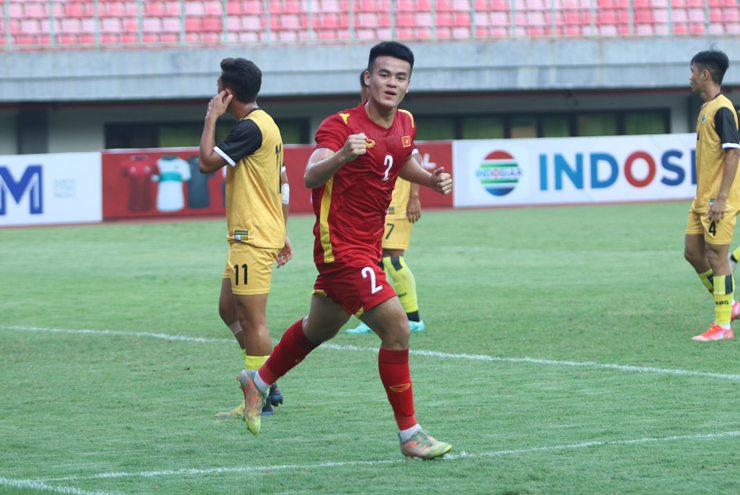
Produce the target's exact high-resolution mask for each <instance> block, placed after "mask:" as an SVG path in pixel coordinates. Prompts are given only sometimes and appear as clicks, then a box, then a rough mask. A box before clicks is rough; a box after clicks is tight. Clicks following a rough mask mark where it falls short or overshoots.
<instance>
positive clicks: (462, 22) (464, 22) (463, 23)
mask: <svg viewBox="0 0 740 495" xmlns="http://www.w3.org/2000/svg"><path fill="white" fill-rule="evenodd" d="M452 25H453V26H455V27H470V14H468V13H456V14H455V15H454V16H453V18H452ZM458 37H459V36H458Z"/></svg>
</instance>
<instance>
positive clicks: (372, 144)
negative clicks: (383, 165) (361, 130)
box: [365, 138, 375, 149]
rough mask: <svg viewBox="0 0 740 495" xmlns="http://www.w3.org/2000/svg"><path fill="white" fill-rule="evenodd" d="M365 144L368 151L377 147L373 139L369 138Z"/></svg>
mask: <svg viewBox="0 0 740 495" xmlns="http://www.w3.org/2000/svg"><path fill="white" fill-rule="evenodd" d="M365 144H366V145H367V149H370V148H372V147H373V146H375V141H373V140H372V139H370V138H367V139H365Z"/></svg>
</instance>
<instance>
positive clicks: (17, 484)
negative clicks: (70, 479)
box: [0, 478, 113, 495]
mask: <svg viewBox="0 0 740 495" xmlns="http://www.w3.org/2000/svg"><path fill="white" fill-rule="evenodd" d="M0 486H9V487H11V488H30V489H32V490H43V491H46V492H56V493H68V494H71V495H113V494H112V493H109V492H88V491H86V490H79V489H77V488H72V487H70V486H50V485H47V484H44V483H42V482H40V481H33V480H9V479H7V478H0Z"/></svg>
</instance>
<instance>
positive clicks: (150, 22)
mask: <svg viewBox="0 0 740 495" xmlns="http://www.w3.org/2000/svg"><path fill="white" fill-rule="evenodd" d="M141 24H142V27H141V30H142V31H143V32H144V33H159V32H161V31H162V21H161V20H160V19H159V18H156V17H145V18H144V19H142V23H141ZM150 39H151V37H150Z"/></svg>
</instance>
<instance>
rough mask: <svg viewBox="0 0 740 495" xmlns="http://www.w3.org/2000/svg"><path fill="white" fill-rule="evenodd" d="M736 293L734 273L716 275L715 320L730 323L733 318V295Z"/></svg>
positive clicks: (725, 323) (719, 322) (724, 323)
mask: <svg viewBox="0 0 740 495" xmlns="http://www.w3.org/2000/svg"><path fill="white" fill-rule="evenodd" d="M734 293H735V279H734V278H732V275H727V276H724V275H715V277H714V314H715V316H714V322H715V323H716V324H717V325H729V324H730V320H731V319H732V296H733V295H734Z"/></svg>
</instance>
